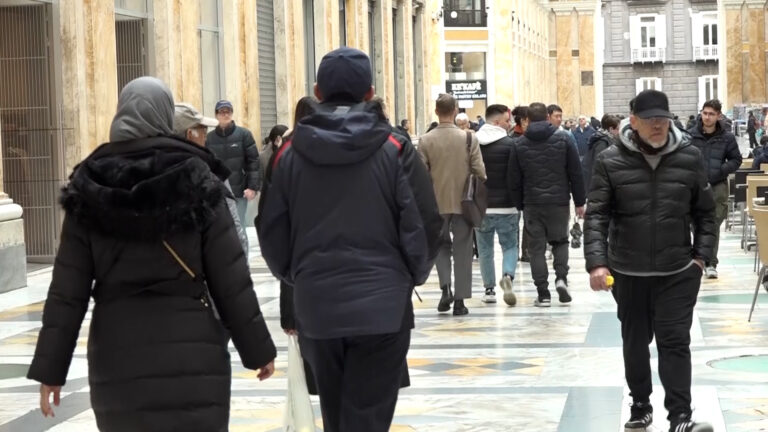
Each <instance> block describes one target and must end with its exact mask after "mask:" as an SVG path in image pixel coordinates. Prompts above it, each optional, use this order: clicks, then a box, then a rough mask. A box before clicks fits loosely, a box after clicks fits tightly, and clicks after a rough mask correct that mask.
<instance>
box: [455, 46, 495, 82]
mask: <svg viewBox="0 0 768 432" xmlns="http://www.w3.org/2000/svg"><path fill="white" fill-rule="evenodd" d="M445 71H446V77H445V79H446V80H449V81H453V80H478V79H485V53H484V52H464V53H462V52H449V53H445Z"/></svg>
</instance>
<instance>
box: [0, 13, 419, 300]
mask: <svg viewBox="0 0 768 432" xmlns="http://www.w3.org/2000/svg"><path fill="white" fill-rule="evenodd" d="M428 7H429V5H428V4H426V2H425V1H424V0H376V1H367V0H366V1H363V0H296V1H283V0H90V1H86V2H83V1H80V0H0V76H2V77H3V80H2V81H1V82H0V287H2V288H0V289H12V288H16V287H19V286H23V285H24V284H25V274H26V272H25V262H27V260H29V261H37V262H50V261H51V260H52V258H53V257H54V256H55V253H56V248H57V245H58V237H59V230H60V226H61V218H62V216H63V215H62V214H61V211H60V210H59V207H58V204H57V198H58V193H59V189H60V187H61V186H62V185H63V184H64V183H65V182H66V177H67V175H68V174H69V173H70V172H71V171H72V169H73V168H74V166H75V165H76V164H77V163H79V162H80V161H81V160H82V159H83V158H84V157H85V156H87V155H88V154H89V153H90V152H91V151H92V150H93V149H94V148H96V147H97V146H98V145H99V144H100V143H103V142H106V141H107V140H108V135H109V126H110V123H111V119H112V116H113V115H114V111H115V107H116V105H117V97H118V94H119V91H120V90H121V89H122V87H123V86H124V85H125V84H126V83H127V82H129V81H130V80H132V79H134V78H136V77H139V76H142V75H153V76H157V77H159V78H161V79H162V80H164V81H165V82H166V83H167V84H168V86H169V88H170V89H171V91H172V92H173V94H174V98H175V100H176V101H177V102H182V101H183V102H188V103H191V104H192V105H195V106H197V107H199V108H200V109H201V110H202V111H203V112H204V113H205V114H206V115H209V116H212V115H213V111H214V109H213V108H214V105H215V103H216V101H217V100H219V99H229V100H231V101H232V103H233V105H234V107H235V116H234V117H235V120H236V122H237V123H238V124H240V125H243V126H246V127H248V128H249V129H251V130H252V131H253V132H254V135H256V136H261V137H263V136H265V135H266V134H267V132H268V131H269V129H270V128H271V127H272V126H273V125H275V124H277V123H283V124H286V125H292V124H293V109H294V105H295V103H296V101H297V100H298V99H299V98H300V97H302V96H305V95H308V94H312V85H313V83H314V79H315V75H314V74H315V70H316V67H317V65H318V64H319V62H320V59H321V58H322V56H323V55H324V53H325V52H327V51H330V50H332V49H335V48H337V47H339V46H341V45H348V46H353V47H357V48H360V49H362V50H364V51H367V52H369V53H372V56H371V57H372V59H373V62H374V67H375V71H376V74H375V86H376V91H377V93H378V94H379V95H380V96H382V97H383V98H384V100H385V103H386V105H387V108H388V113H389V116H390V118H391V119H392V122H393V123H394V122H395V121H396V120H400V119H405V118H408V119H413V120H414V121H412V122H411V123H412V124H414V126H417V128H419V126H418V125H420V124H424V123H425V122H426V118H427V115H428V114H427V106H428V105H429V104H428V103H426V101H427V100H428V98H429V89H428V88H427V86H426V83H427V82H428V81H429V80H428V76H429V73H430V72H429V70H430V68H431V67H432V65H431V64H430V63H428V62H426V60H427V59H429V58H430V56H431V55H430V53H429V49H430V45H429V43H427V42H424V41H425V40H429V37H430V35H431V32H432V30H431V27H432V20H430V19H427V18H425V17H427V16H430V15H431V14H430V12H428V10H427V9H428ZM418 119H420V120H421V121H418ZM420 129H422V130H423V128H420ZM22 212H23V215H22Z"/></svg>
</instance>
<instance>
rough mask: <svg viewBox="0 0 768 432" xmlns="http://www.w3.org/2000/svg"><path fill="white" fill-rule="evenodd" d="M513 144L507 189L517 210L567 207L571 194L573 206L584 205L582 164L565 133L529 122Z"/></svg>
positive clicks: (548, 125)
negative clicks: (533, 206) (509, 179)
mask: <svg viewBox="0 0 768 432" xmlns="http://www.w3.org/2000/svg"><path fill="white" fill-rule="evenodd" d="M516 144H517V145H515V146H513V147H512V153H511V157H512V160H513V162H512V166H513V167H514V169H513V172H512V182H511V185H510V188H511V195H512V203H513V204H514V205H515V207H517V209H518V210H522V209H523V207H524V206H526V205H558V206H562V205H568V204H569V203H570V201H571V195H572V196H573V201H574V203H575V204H576V206H583V205H584V202H585V201H586V196H585V194H584V177H583V176H582V175H581V162H580V161H579V154H578V151H577V150H576V147H575V146H574V145H573V144H571V139H570V137H569V136H568V132H563V131H558V130H557V129H556V128H555V127H554V126H552V125H551V124H549V122H546V121H539V122H532V123H531V124H530V126H528V130H526V131H525V134H524V135H523V136H522V137H520V138H518V139H517V142H516Z"/></svg>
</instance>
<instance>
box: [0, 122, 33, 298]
mask: <svg viewBox="0 0 768 432" xmlns="http://www.w3.org/2000/svg"><path fill="white" fill-rule="evenodd" d="M0 136H2V135H1V134H0ZM0 140H1V138H0ZM21 215H22V209H21V206H20V205H18V204H14V203H13V200H12V199H10V197H8V195H7V194H6V193H4V192H3V151H2V141H0V292H5V291H10V290H14V289H16V288H21V287H25V286H27V251H26V246H25V245H24V221H23V220H22V218H21Z"/></svg>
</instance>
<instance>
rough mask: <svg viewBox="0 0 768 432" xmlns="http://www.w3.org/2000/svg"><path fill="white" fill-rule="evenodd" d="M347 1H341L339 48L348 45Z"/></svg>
mask: <svg viewBox="0 0 768 432" xmlns="http://www.w3.org/2000/svg"><path fill="white" fill-rule="evenodd" d="M345 3H346V0H339V46H346V45H347V6H346V4H345Z"/></svg>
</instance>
